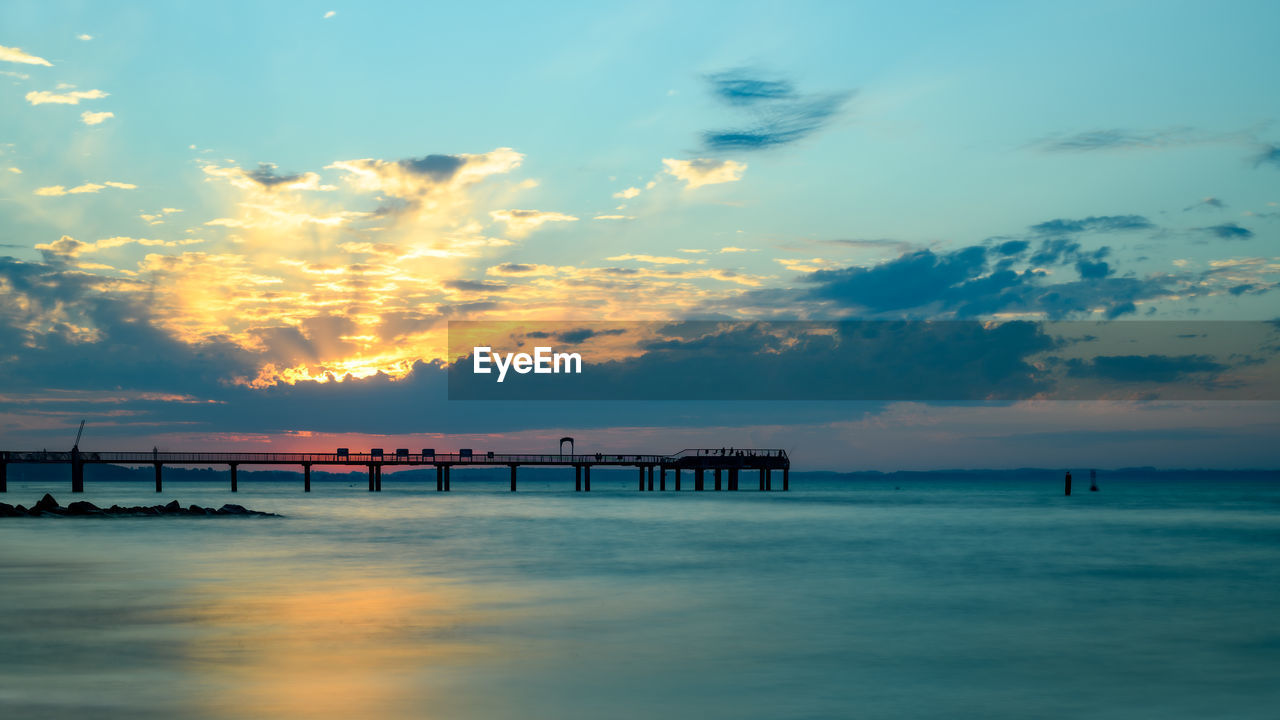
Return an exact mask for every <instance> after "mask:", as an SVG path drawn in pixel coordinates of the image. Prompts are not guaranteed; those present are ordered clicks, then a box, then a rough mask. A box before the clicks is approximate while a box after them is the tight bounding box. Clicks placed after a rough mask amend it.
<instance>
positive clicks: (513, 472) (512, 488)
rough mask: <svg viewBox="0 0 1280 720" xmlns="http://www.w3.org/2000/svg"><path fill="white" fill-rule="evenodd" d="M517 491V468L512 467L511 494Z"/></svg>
mask: <svg viewBox="0 0 1280 720" xmlns="http://www.w3.org/2000/svg"><path fill="white" fill-rule="evenodd" d="M515 491H516V466H515V465H512V466H511V492H515Z"/></svg>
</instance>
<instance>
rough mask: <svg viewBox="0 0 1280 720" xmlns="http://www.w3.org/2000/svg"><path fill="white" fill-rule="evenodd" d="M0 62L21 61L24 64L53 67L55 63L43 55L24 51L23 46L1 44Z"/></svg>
mask: <svg viewBox="0 0 1280 720" xmlns="http://www.w3.org/2000/svg"><path fill="white" fill-rule="evenodd" d="M0 62H11V63H21V64H23V65H44V66H45V67H53V63H50V62H49V61H48V60H45V59H44V58H42V57H36V56H35V55H31V54H28V53H25V52H23V51H22V48H16V47H5V46H4V45H0Z"/></svg>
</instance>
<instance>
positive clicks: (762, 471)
mask: <svg viewBox="0 0 1280 720" xmlns="http://www.w3.org/2000/svg"><path fill="white" fill-rule="evenodd" d="M759 489H760V492H764V468H760V488H759Z"/></svg>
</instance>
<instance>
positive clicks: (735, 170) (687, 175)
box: [662, 158, 747, 190]
mask: <svg viewBox="0 0 1280 720" xmlns="http://www.w3.org/2000/svg"><path fill="white" fill-rule="evenodd" d="M662 164H663V165H665V166H666V172H667V174H669V175H673V176H675V177H676V178H677V179H679V180H683V181H684V182H685V189H686V190H692V189H694V188H699V187H702V186H703V185H718V184H720V183H729V182H737V181H739V180H741V179H742V173H744V172H746V169H747V164H746V163H740V162H735V161H733V160H714V159H708V158H697V159H695V160H675V159H672V158H663V160H662Z"/></svg>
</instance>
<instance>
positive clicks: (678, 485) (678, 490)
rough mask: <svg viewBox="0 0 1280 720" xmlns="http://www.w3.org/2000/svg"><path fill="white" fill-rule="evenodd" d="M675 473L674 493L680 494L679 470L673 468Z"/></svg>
mask: <svg viewBox="0 0 1280 720" xmlns="http://www.w3.org/2000/svg"><path fill="white" fill-rule="evenodd" d="M675 473H676V492H680V468H675Z"/></svg>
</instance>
